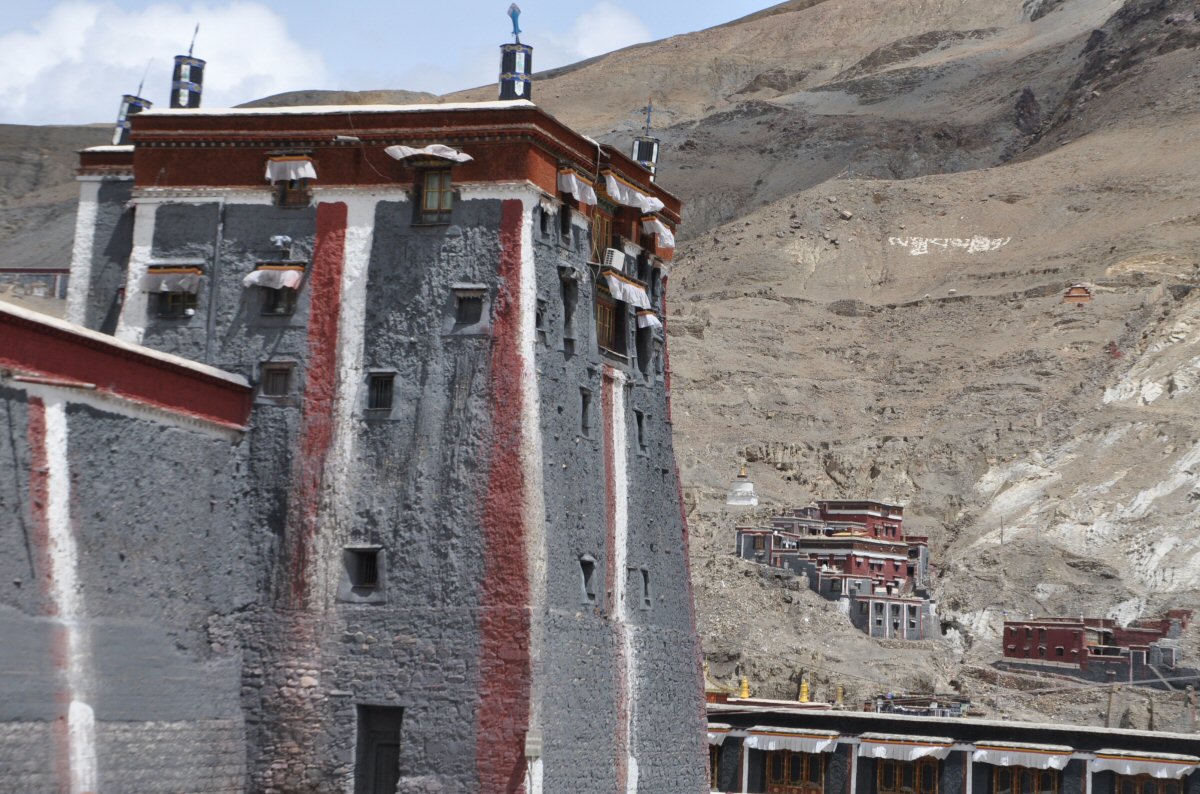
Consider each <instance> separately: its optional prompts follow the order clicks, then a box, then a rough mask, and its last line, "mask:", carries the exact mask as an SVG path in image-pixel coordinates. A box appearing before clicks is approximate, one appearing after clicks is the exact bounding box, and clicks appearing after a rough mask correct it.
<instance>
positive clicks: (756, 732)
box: [744, 726, 841, 753]
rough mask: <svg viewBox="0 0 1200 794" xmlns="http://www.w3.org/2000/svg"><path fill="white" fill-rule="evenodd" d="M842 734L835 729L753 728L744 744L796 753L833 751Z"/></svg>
mask: <svg viewBox="0 0 1200 794" xmlns="http://www.w3.org/2000/svg"><path fill="white" fill-rule="evenodd" d="M840 738H841V736H840V735H839V734H838V733H836V732H834V731H809V730H796V729H791V728H767V727H762V726H756V727H754V728H751V729H750V731H749V735H748V736H746V739H745V742H744V745H745V746H746V747H749V748H750V749H751V750H765V751H771V750H791V751H792V752H794V753H832V752H833V748H835V747H837V743H838V739H840Z"/></svg>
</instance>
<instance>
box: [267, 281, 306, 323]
mask: <svg viewBox="0 0 1200 794" xmlns="http://www.w3.org/2000/svg"><path fill="white" fill-rule="evenodd" d="M259 291H260V292H262V303H261V304H260V306H259V314H261V315H262V316H263V317H291V316H292V315H293V314H295V313H296V297H297V295H299V291H298V290H294V289H292V288H291V287H280V288H279V289H271V288H270V287H259Z"/></svg>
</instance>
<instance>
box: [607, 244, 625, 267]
mask: <svg viewBox="0 0 1200 794" xmlns="http://www.w3.org/2000/svg"><path fill="white" fill-rule="evenodd" d="M604 266H605V267H611V268H612V269H613V270H620V271H622V272H624V270H625V254H624V253H622V252H621V251H618V250H617V249H615V248H609V249H608V250H606V251H605V252H604Z"/></svg>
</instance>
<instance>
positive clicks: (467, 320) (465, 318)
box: [454, 292, 483, 328]
mask: <svg viewBox="0 0 1200 794" xmlns="http://www.w3.org/2000/svg"><path fill="white" fill-rule="evenodd" d="M482 319H483V293H479V292H460V293H458V294H456V295H455V296H454V325H455V327H458V328H462V327H465V326H468V325H477V324H478V323H479V321H480V320H482Z"/></svg>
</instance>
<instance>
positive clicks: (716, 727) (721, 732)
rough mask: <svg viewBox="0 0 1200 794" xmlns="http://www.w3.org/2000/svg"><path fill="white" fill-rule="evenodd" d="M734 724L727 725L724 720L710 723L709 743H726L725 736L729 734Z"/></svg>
mask: <svg viewBox="0 0 1200 794" xmlns="http://www.w3.org/2000/svg"><path fill="white" fill-rule="evenodd" d="M731 729H732V726H730V725H726V724H725V723H723V722H710V723H708V743H709V744H717V745H719V744H724V743H725V737H726V736H728V735H729V731H730V730H731Z"/></svg>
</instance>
